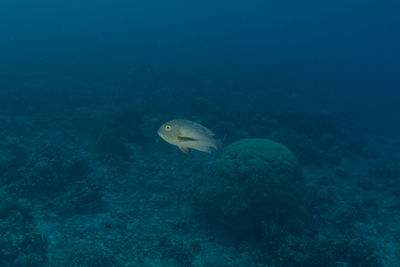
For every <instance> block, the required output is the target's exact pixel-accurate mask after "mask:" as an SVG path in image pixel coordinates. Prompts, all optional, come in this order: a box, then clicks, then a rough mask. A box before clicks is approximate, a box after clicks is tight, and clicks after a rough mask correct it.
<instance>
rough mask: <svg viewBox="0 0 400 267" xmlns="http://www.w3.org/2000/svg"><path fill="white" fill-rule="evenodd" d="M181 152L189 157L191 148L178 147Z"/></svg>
mask: <svg viewBox="0 0 400 267" xmlns="http://www.w3.org/2000/svg"><path fill="white" fill-rule="evenodd" d="M178 148H179V150H180V151H182V152H183V154H185V155H187V154H189V152H190V148H188V147H182V146H178Z"/></svg>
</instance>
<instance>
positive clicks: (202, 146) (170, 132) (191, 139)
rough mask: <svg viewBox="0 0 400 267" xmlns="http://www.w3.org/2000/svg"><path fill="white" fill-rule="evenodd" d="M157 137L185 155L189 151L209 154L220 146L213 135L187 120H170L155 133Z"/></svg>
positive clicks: (208, 130)
mask: <svg viewBox="0 0 400 267" xmlns="http://www.w3.org/2000/svg"><path fill="white" fill-rule="evenodd" d="M157 133H158V135H159V136H160V137H161V138H162V139H164V140H165V141H166V142H167V143H169V144H171V145H174V146H177V147H178V148H179V149H180V150H181V151H182V152H183V153H184V154H185V155H188V154H189V152H190V150H191V149H195V150H199V151H202V152H206V153H209V154H210V153H211V148H214V149H215V150H217V149H218V147H219V146H220V141H219V140H217V139H215V138H214V136H215V134H214V133H213V131H211V130H210V129H208V128H206V127H204V126H203V125H201V124H199V123H196V122H193V121H189V120H171V121H168V122H166V123H164V124H163V125H161V126H160V128H159V129H158V131H157Z"/></svg>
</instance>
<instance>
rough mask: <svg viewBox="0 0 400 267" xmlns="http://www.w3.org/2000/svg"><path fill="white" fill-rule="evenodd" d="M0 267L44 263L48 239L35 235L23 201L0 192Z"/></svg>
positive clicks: (2, 191) (42, 235) (27, 207)
mask: <svg viewBox="0 0 400 267" xmlns="http://www.w3.org/2000/svg"><path fill="white" fill-rule="evenodd" d="M0 232H1V233H2V234H1V236H0V266H5V267H11V266H16V267H23V266H28V267H36V266H43V263H44V262H45V261H46V253H47V247H48V245H49V244H48V239H47V237H46V235H45V234H42V233H36V232H35V229H34V226H33V218H32V216H31V209H30V206H29V204H28V202H27V201H26V200H23V199H17V198H16V197H15V196H13V195H11V194H8V193H6V192H5V191H4V190H3V189H0Z"/></svg>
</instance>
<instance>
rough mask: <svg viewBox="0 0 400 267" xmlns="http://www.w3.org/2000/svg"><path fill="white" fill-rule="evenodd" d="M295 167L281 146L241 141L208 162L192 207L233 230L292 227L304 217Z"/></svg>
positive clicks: (253, 231)
mask: <svg viewBox="0 0 400 267" xmlns="http://www.w3.org/2000/svg"><path fill="white" fill-rule="evenodd" d="M306 192H307V190H306V188H305V186H304V183H303V178H302V174H301V168H300V166H299V163H298V161H297V159H296V157H295V156H294V155H293V153H292V152H291V151H290V150H289V149H288V148H286V147H285V146H283V145H281V144H279V143H276V142H273V141H270V140H268V139H242V140H239V141H237V142H235V143H233V144H231V145H229V146H227V147H226V148H225V149H224V151H223V152H222V153H221V155H219V157H218V159H217V160H216V161H215V162H214V163H213V164H212V166H211V168H210V172H209V173H208V175H207V176H205V177H204V179H203V180H202V182H201V184H200V185H199V187H198V188H197V190H196V191H195V193H194V197H193V199H194V207H195V210H198V211H200V213H202V214H203V215H205V216H206V217H208V218H211V219H213V220H214V221H215V222H218V223H222V224H223V225H225V226H226V227H228V228H230V229H231V230H233V231H235V232H237V233H239V234H251V235H252V234H254V235H257V236H264V235H265V232H266V231H265V229H267V228H269V227H270V226H271V225H277V226H278V227H280V228H285V229H288V230H290V229H294V228H295V227H296V226H299V225H301V223H302V221H304V219H305V217H307V216H305V212H304V211H305V210H306V209H305V196H306V194H307V193H306Z"/></svg>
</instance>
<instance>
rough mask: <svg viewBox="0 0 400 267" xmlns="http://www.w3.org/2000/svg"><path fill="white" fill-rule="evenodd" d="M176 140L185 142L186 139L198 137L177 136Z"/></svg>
mask: <svg viewBox="0 0 400 267" xmlns="http://www.w3.org/2000/svg"><path fill="white" fill-rule="evenodd" d="M178 140H179V141H182V142H187V141H198V140H199V139H195V138H191V137H186V136H178Z"/></svg>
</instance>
